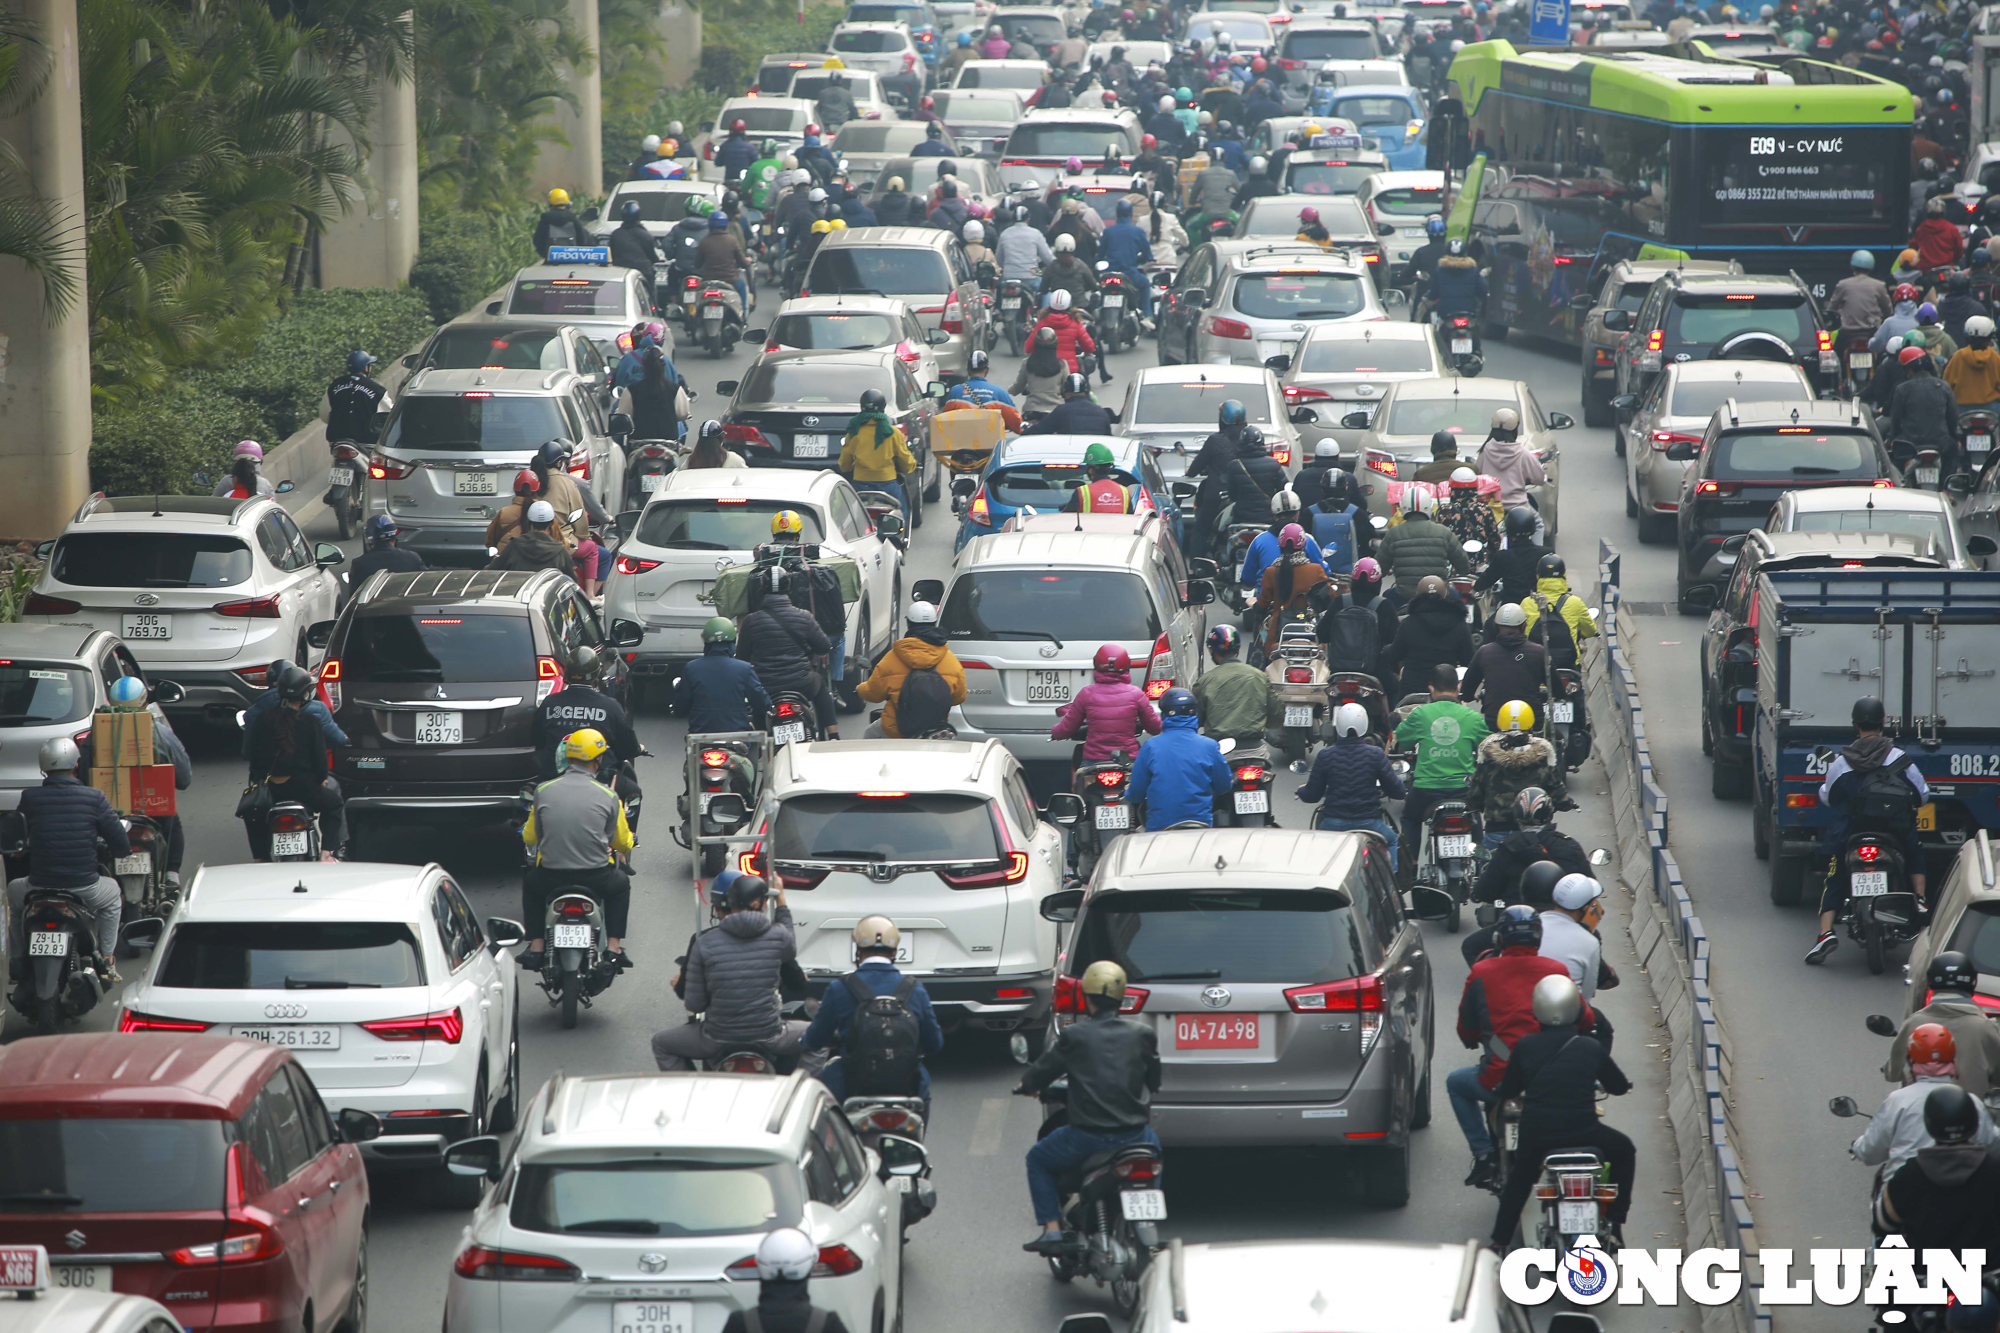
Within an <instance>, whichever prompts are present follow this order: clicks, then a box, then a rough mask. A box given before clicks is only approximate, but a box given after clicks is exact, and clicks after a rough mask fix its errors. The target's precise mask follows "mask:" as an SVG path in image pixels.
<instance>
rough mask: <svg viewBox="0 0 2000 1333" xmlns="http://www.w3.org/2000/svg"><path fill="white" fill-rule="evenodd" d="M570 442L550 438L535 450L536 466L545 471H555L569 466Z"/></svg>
mask: <svg viewBox="0 0 2000 1333" xmlns="http://www.w3.org/2000/svg"><path fill="white" fill-rule="evenodd" d="M570 453H571V450H570V444H569V441H568V440H565V439H561V438H557V439H553V440H550V441H549V442H548V443H546V444H544V445H543V446H542V447H541V448H539V449H537V450H535V466H536V467H537V468H539V469H541V470H542V471H543V472H555V471H558V470H560V469H562V468H566V467H568V466H569V456H570Z"/></svg>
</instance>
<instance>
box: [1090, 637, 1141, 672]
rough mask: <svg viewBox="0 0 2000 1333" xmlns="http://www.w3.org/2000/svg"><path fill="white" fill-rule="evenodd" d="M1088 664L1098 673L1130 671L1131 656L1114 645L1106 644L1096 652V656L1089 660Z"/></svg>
mask: <svg viewBox="0 0 2000 1333" xmlns="http://www.w3.org/2000/svg"><path fill="white" fill-rule="evenodd" d="M1090 664H1091V665H1092V666H1093V667H1096V668H1097V669H1098V670H1099V671H1130V670H1131V669H1132V654H1130V653H1128V652H1126V651H1125V650H1124V649H1123V648H1120V647H1119V646H1118V645H1117V644H1115V643H1107V644H1105V645H1104V646H1103V647H1102V648H1099V649H1098V650H1097V656H1095V657H1093V658H1091V659H1090Z"/></svg>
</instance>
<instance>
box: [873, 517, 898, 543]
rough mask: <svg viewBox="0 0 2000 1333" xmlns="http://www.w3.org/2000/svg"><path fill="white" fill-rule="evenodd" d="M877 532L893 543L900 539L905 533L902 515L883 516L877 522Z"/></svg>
mask: <svg viewBox="0 0 2000 1333" xmlns="http://www.w3.org/2000/svg"><path fill="white" fill-rule="evenodd" d="M875 531H877V532H879V533H881V534H882V535H883V536H884V537H887V538H889V539H890V540H892V541H894V540H896V539H897V538H900V537H901V536H902V535H903V531H904V529H903V516H902V515H901V514H884V515H882V517H880V518H878V519H876V520H875Z"/></svg>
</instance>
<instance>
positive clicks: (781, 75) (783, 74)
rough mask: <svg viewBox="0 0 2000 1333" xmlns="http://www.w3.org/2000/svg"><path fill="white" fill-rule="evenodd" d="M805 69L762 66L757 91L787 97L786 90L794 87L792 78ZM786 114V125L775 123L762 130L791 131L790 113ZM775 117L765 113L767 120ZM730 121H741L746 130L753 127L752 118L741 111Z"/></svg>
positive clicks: (758, 71) (758, 76) (759, 69)
mask: <svg viewBox="0 0 2000 1333" xmlns="http://www.w3.org/2000/svg"><path fill="white" fill-rule="evenodd" d="M803 68H804V66H803V65H797V66H794V65H790V64H784V65H763V66H760V67H759V68H758V70H757V91H758V92H760V93H766V94H770V95H773V96H777V97H783V96H784V95H785V90H786V89H788V88H790V87H791V86H792V76H793V75H794V74H796V73H798V71H799V70H800V69H803ZM784 114H785V116H786V122H785V123H784V124H775V123H774V124H770V125H765V126H763V127H762V128H763V129H766V130H788V129H790V128H791V124H790V113H789V112H787V113H784ZM773 115H774V113H772V112H769V111H766V112H765V113H764V117H765V119H767V120H769V119H772V117H773ZM729 119H731V120H741V121H742V122H743V124H744V126H745V128H748V127H749V126H750V125H751V118H750V117H749V116H746V115H744V114H743V113H742V112H741V110H738V111H735V112H732V113H730V116H729Z"/></svg>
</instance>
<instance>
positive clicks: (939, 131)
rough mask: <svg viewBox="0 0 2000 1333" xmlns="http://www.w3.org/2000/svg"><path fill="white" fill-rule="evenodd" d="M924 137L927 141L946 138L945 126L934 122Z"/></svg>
mask: <svg viewBox="0 0 2000 1333" xmlns="http://www.w3.org/2000/svg"><path fill="white" fill-rule="evenodd" d="M924 137H925V138H926V139H942V138H944V126H942V125H940V124H938V122H936V121H932V122H931V123H930V127H929V128H928V129H926V130H925V131H924Z"/></svg>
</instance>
